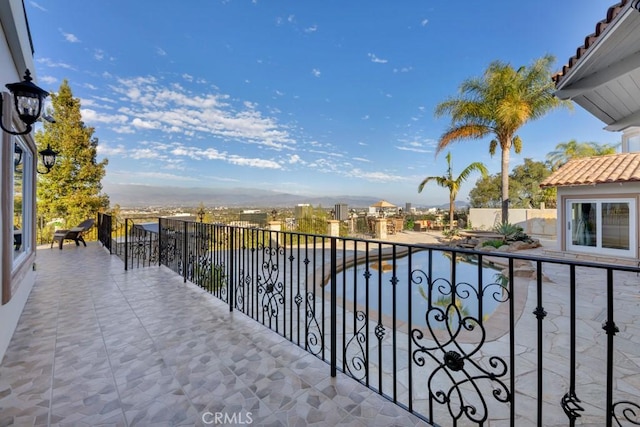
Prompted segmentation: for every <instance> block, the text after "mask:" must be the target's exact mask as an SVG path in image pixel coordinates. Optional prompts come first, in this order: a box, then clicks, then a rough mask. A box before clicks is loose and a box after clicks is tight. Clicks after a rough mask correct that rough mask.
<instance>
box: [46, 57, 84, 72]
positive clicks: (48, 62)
mask: <svg viewBox="0 0 640 427" xmlns="http://www.w3.org/2000/svg"><path fill="white" fill-rule="evenodd" d="M37 61H38V62H39V63H40V64H44V65H46V66H47V67H51V68H64V69H67V70H75V68H73V67H72V66H71V65H69V64H66V63H64V62H55V61H54V60H52V59H51V58H40V59H38V60H37Z"/></svg>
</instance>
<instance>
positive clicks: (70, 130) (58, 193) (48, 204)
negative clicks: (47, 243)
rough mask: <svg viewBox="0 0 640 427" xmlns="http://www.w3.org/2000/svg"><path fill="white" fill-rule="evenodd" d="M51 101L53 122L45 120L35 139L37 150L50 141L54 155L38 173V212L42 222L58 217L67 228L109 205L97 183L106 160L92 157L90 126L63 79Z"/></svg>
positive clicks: (93, 146)
mask: <svg viewBox="0 0 640 427" xmlns="http://www.w3.org/2000/svg"><path fill="white" fill-rule="evenodd" d="M51 104H52V109H53V111H52V114H53V117H54V118H55V123H49V122H45V123H44V129H42V130H39V131H38V132H36V138H35V139H36V144H37V145H38V150H42V149H44V148H46V147H47V145H50V146H51V148H52V149H53V150H55V151H57V152H58V158H57V161H56V165H55V166H54V167H53V169H51V172H50V173H48V174H46V175H38V191H37V195H38V196H37V197H38V200H37V202H38V215H39V216H41V217H43V218H44V220H45V221H46V223H49V222H50V221H52V220H53V219H55V218H62V219H64V221H65V228H68V227H74V226H76V225H77V224H78V223H80V222H82V221H83V220H85V219H87V218H95V217H96V215H97V213H98V212H99V211H102V210H105V209H107V208H108V207H109V196H107V195H106V194H104V193H102V183H101V180H102V178H103V177H104V175H105V168H106V166H107V163H108V161H107V159H104V160H102V161H101V162H99V163H98V162H97V161H96V154H97V148H98V139H97V138H94V137H93V132H94V128H92V127H87V126H85V124H84V122H83V121H82V117H81V115H80V100H79V99H78V98H74V97H73V93H72V92H71V88H70V87H69V84H68V82H67V81H66V80H65V81H63V82H62V84H61V85H60V89H59V91H58V93H57V94H51Z"/></svg>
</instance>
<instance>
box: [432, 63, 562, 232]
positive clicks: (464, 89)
mask: <svg viewBox="0 0 640 427" xmlns="http://www.w3.org/2000/svg"><path fill="white" fill-rule="evenodd" d="M553 61H554V58H553V56H551V55H546V56H544V57H542V58H540V59H538V60H536V61H535V62H534V63H533V64H532V65H531V66H530V67H524V66H523V67H520V68H518V69H517V70H516V69H514V68H513V67H511V65H509V64H505V63H503V62H500V61H494V62H492V63H491V64H489V67H488V68H487V70H486V71H485V72H484V74H483V76H482V77H480V78H471V79H467V80H465V81H464V82H463V83H462V84H461V85H460V88H459V91H460V95H459V96H458V97H454V98H450V99H448V100H446V101H444V102H442V103H440V104H438V106H437V107H436V111H435V114H436V116H442V115H445V114H447V115H450V116H451V124H450V125H449V128H448V129H447V130H446V131H445V133H444V134H443V135H442V136H441V137H440V141H439V142H438V149H437V151H436V154H437V153H439V152H440V151H442V150H443V149H444V148H445V147H447V146H448V145H449V144H450V143H452V142H456V141H460V140H463V139H469V138H471V139H482V138H485V137H486V136H488V135H493V136H494V138H495V139H493V140H491V143H490V145H489V153H490V154H491V155H494V154H495V151H496V148H497V147H498V146H500V149H501V150H502V165H501V174H502V176H501V180H502V222H508V215H509V156H510V152H511V148H512V147H513V148H514V149H515V152H516V153H519V152H520V150H521V148H522V140H521V139H520V137H519V136H517V135H516V132H517V131H518V130H519V129H520V128H521V127H522V126H523V125H524V124H525V123H527V122H529V121H532V120H535V119H538V118H540V117H542V116H543V115H545V114H546V113H547V112H549V111H551V110H552V109H554V108H557V107H559V106H571V103H570V101H561V100H560V99H558V98H556V97H555V96H554V91H555V86H554V83H553V81H552V80H551V71H550V67H551V64H552V62H553Z"/></svg>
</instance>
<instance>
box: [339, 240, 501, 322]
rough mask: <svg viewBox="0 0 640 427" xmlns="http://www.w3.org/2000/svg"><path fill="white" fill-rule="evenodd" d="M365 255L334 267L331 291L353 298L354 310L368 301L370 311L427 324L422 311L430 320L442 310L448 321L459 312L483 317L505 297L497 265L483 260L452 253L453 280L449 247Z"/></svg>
mask: <svg viewBox="0 0 640 427" xmlns="http://www.w3.org/2000/svg"><path fill="white" fill-rule="evenodd" d="M369 261H370V262H369V263H367V264H365V263H364V257H361V258H358V262H359V264H357V265H356V266H354V267H349V268H347V269H345V270H343V271H341V272H339V273H338V280H337V293H336V294H337V296H338V297H341V298H343V299H345V300H346V301H349V302H355V303H356V304H357V306H358V307H357V309H358V310H362V311H364V310H365V307H367V306H368V307H369V311H370V313H371V312H372V311H375V312H376V313H379V314H381V315H384V316H394V315H395V318H396V320H397V321H401V322H407V321H408V320H409V312H411V323H412V325H415V326H418V327H419V326H426V325H427V312H428V311H429V316H430V319H431V320H430V322H429V323H430V324H431V326H434V324H435V323H438V322H440V323H442V322H443V320H439V321H438V319H439V318H438V317H437V316H438V313H442V314H445V315H447V316H448V318H447V321H449V322H453V321H456V319H457V318H459V316H462V317H467V316H468V317H472V318H474V319H478V320H480V319H479V316H481V317H482V320H486V319H487V318H488V317H489V316H490V315H491V314H492V313H493V312H494V311H495V310H496V308H497V307H498V305H499V304H500V303H501V302H504V301H506V297H505V293H506V289H505V287H506V285H507V278H506V277H504V276H503V275H502V274H501V272H500V270H499V269H498V268H496V267H493V266H489V265H483V266H478V264H477V261H475V260H474V259H473V258H469V257H468V256H466V255H463V254H458V256H457V260H456V265H455V284H454V283H453V281H452V263H451V253H450V252H444V251H432V252H429V251H425V252H418V253H413V254H411V257H408V256H403V257H400V258H396V259H395V262H394V260H393V259H388V260H382V261H379V260H378V258H377V257H376V258H374V260H373V261H371V259H370V260H369ZM410 262H411V267H410V268H409V263H410ZM429 266H431V269H430V268H429ZM394 271H395V275H394ZM429 277H431V280H429ZM480 277H481V283H482V286H481V287H482V291H481V292H480V284H479V283H480V279H479V278H480ZM394 283H395V284H394ZM394 287H395V312H394V292H393V291H394ZM480 294H482V298H479V295H480ZM429 301H431V305H430V304H429ZM380 306H382V310H381V311H379V310H378V307H380ZM430 308H431V310H430ZM370 316H371V314H370ZM434 316H435V317H434ZM445 326H446V325H445V324H441V325H440V326H436V327H439V328H444V327H445Z"/></svg>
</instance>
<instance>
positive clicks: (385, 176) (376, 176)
mask: <svg viewBox="0 0 640 427" xmlns="http://www.w3.org/2000/svg"><path fill="white" fill-rule="evenodd" d="M348 175H349V176H350V177H352V178H361V179H365V180H367V181H374V182H397V181H406V180H407V179H408V178H406V177H403V176H400V175H393V174H390V173H386V172H378V171H375V172H367V171H363V170H362V169H358V168H356V169H353V170H352V171H351V173H349V174H348Z"/></svg>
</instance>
